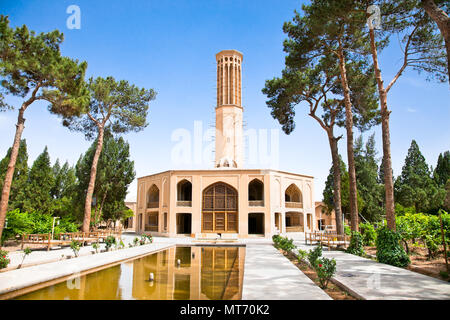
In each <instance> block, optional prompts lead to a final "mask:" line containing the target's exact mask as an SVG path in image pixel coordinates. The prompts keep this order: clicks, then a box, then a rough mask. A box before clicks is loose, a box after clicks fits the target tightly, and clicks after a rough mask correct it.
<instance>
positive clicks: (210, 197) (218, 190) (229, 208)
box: [202, 182, 238, 232]
mask: <svg viewBox="0 0 450 320" xmlns="http://www.w3.org/2000/svg"><path fill="white" fill-rule="evenodd" d="M237 197H238V194H237V191H236V190H235V189H234V188H232V187H231V186H229V185H227V184H225V183H222V182H218V183H215V184H213V185H211V186H209V187H208V188H206V189H205V191H203V210H202V211H203V215H202V217H203V219H202V231H203V232H237V230H238V224H237V221H238V209H237V204H238V199H237Z"/></svg>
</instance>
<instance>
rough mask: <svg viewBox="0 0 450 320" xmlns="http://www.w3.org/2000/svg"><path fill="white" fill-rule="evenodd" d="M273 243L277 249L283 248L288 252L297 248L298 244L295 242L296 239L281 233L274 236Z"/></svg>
mask: <svg viewBox="0 0 450 320" xmlns="http://www.w3.org/2000/svg"><path fill="white" fill-rule="evenodd" d="M272 241H273V245H274V247H275V248H277V249H281V250H284V251H287V252H291V251H292V250H294V249H296V248H297V246H296V245H295V244H294V239H288V238H287V237H281V236H279V235H274V236H272Z"/></svg>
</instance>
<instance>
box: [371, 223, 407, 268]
mask: <svg viewBox="0 0 450 320" xmlns="http://www.w3.org/2000/svg"><path fill="white" fill-rule="evenodd" d="M400 239H401V236H400V234H399V233H397V232H395V231H392V230H390V229H389V228H388V227H386V226H383V227H381V228H379V229H378V230H377V240H376V245H377V260H378V261H379V262H381V263H386V264H390V265H393V266H396V267H407V266H408V265H409V264H410V263H411V261H410V259H409V256H408V254H407V253H406V252H405V250H404V249H403V247H402V246H401V245H400V243H399V241H400Z"/></svg>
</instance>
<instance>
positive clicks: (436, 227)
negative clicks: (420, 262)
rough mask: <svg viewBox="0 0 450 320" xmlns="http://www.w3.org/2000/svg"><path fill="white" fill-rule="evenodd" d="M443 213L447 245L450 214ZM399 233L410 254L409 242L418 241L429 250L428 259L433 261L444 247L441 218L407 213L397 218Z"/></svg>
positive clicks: (449, 239) (449, 242) (449, 235)
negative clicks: (441, 247) (442, 246)
mask: <svg viewBox="0 0 450 320" xmlns="http://www.w3.org/2000/svg"><path fill="white" fill-rule="evenodd" d="M441 213H442V224H443V227H444V234H445V238H446V242H447V244H450V214H448V213H446V212H445V211H441ZM396 223H397V231H398V232H399V234H400V236H401V240H402V242H403V244H404V245H405V248H406V251H407V253H409V246H408V241H411V242H413V243H415V242H416V241H417V240H420V241H422V243H423V244H424V245H425V246H426V248H427V249H428V258H429V259H432V258H433V257H435V256H436V254H437V253H438V250H439V248H440V246H441V245H442V239H441V225H440V221H439V217H438V216H435V215H429V214H424V213H409V212H406V213H404V214H403V215H402V216H400V217H396Z"/></svg>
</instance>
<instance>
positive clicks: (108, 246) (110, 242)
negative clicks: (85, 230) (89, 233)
mask: <svg viewBox="0 0 450 320" xmlns="http://www.w3.org/2000/svg"><path fill="white" fill-rule="evenodd" d="M105 244H106V251H109V249H111V247H112V246H113V244H116V238H115V237H114V236H107V237H106V239H105Z"/></svg>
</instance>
